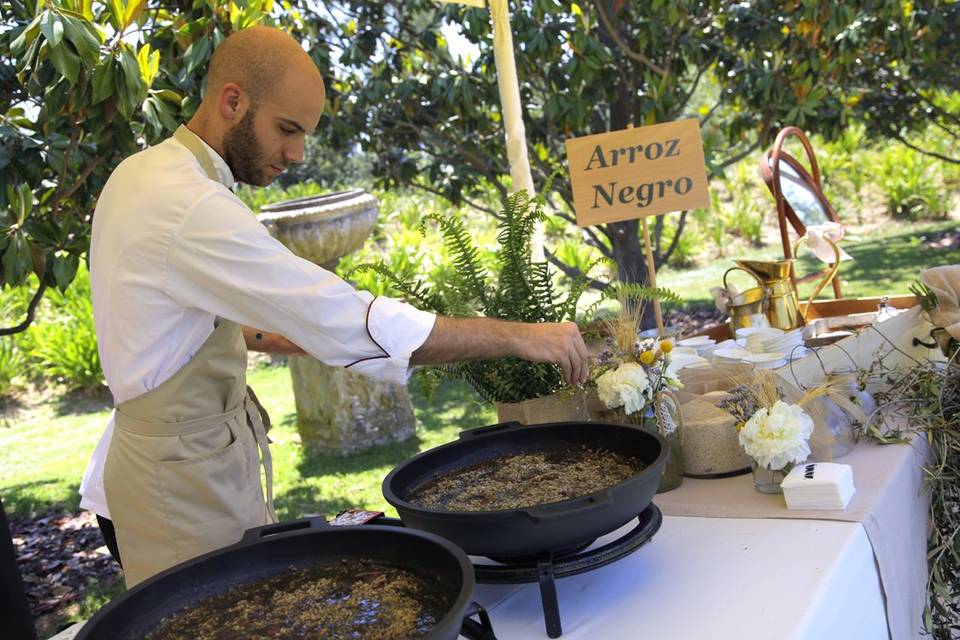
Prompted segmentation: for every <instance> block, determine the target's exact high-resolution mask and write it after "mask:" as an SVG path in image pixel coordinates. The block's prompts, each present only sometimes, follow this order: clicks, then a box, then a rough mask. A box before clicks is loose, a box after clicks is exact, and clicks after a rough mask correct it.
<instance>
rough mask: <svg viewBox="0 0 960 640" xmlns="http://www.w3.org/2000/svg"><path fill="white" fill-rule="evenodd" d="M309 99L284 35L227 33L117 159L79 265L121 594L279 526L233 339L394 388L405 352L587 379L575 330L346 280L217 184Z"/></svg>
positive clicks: (103, 485)
mask: <svg viewBox="0 0 960 640" xmlns="http://www.w3.org/2000/svg"><path fill="white" fill-rule="evenodd" d="M323 105H324V86H323V81H322V79H321V76H320V72H319V71H318V69H317V68H316V66H315V65H314V63H313V61H312V60H311V59H310V57H309V56H308V55H307V54H306V53H305V52H304V51H303V49H302V48H301V46H300V45H299V44H298V43H297V42H296V41H294V40H293V39H292V38H291V37H289V36H288V35H286V34H284V33H283V32H281V31H278V30H275V29H270V28H267V27H254V28H251V29H247V30H244V31H240V32H238V33H235V34H233V35H231V36H230V37H228V38H226V39H225V40H224V41H223V43H222V44H221V45H220V46H219V47H218V48H217V50H216V51H215V52H214V55H213V58H212V59H211V61H210V67H209V69H208V74H207V79H206V85H205V92H204V96H203V100H202V103H201V105H200V107H199V109H198V111H197V113H196V115H194V116H193V118H192V119H191V120H190V122H189V123H188V124H187V125H186V126H181V127H180V128H179V129H178V130H177V131H176V133H175V134H174V136H173V137H172V138H169V139H167V140H165V141H164V142H162V143H160V144H158V145H157V146H155V147H152V148H150V149H147V150H145V151H142V152H140V153H137V154H135V155H134V156H132V157H130V158H128V159H126V160H125V161H124V162H122V163H121V164H120V166H118V167H117V169H116V170H115V171H114V172H113V174H112V175H111V177H110V179H109V180H108V181H107V183H106V185H105V186H104V189H103V192H102V194H101V195H100V198H99V200H98V203H97V208H96V214H95V216H94V222H93V235H92V240H91V248H90V274H91V287H92V290H93V312H94V320H95V324H96V330H97V335H98V338H99V348H100V356H101V361H102V364H103V371H104V375H105V377H106V380H107V383H108V385H109V386H110V389H111V391H112V393H113V397H114V402H115V407H116V409H115V411H114V414H113V417H112V419H111V421H110V423H109V424H108V426H107V429H106V432H105V433H104V435H103V437H102V438H101V441H100V443H99V444H98V446H97V449H96V451H95V452H94V455H93V458H92V460H91V462H90V465H89V467H88V469H87V472H86V473H85V474H84V479H83V483H82V485H81V490H80V491H81V494H82V500H81V506H83V507H84V508H87V509H90V510H93V511H95V512H96V513H97V514H98V520H100V522H101V529H102V530H103V532H104V537H105V538H106V539H107V542H108V546H109V547H110V548H111V551H112V552H113V553H114V555H115V556H117V557H118V559H120V560H121V561H122V563H123V567H124V575H125V578H126V582H127V586H128V587H130V586H133V585H134V584H136V583H138V582H140V581H142V580H144V579H146V578H148V577H150V576H151V575H154V574H156V573H158V572H160V571H162V570H164V569H166V568H168V567H170V566H173V565H174V564H177V563H179V562H182V561H184V560H187V559H189V558H192V557H194V556H197V555H199V554H201V553H205V552H207V551H211V550H213V549H216V548H219V547H222V546H225V545H228V544H231V543H233V542H236V541H238V540H239V539H240V536H241V535H242V533H243V531H244V530H246V529H248V528H250V527H255V526H259V525H263V524H267V523H270V522H275V521H276V515H275V514H274V510H273V496H272V474H271V464H270V451H269V448H268V446H267V438H266V433H265V430H264V427H263V417H264V414H263V413H262V410H261V409H260V407H259V405H258V403H257V402H256V398H255V397H254V396H253V395H252V392H249V390H248V388H247V386H246V377H245V369H246V352H247V349H248V348H250V349H256V350H261V351H269V352H275V353H304V352H305V353H307V354H309V355H311V356H313V357H315V358H318V359H320V360H322V361H324V362H326V363H327V364H330V365H339V366H344V367H350V368H351V369H353V370H355V371H359V372H362V373H364V374H367V375H370V376H374V377H378V378H381V379H386V380H394V381H398V382H403V381H405V380H406V377H407V373H408V370H409V366H410V365H412V364H425V363H441V362H452V361H458V360H468V359H475V358H496V357H502V356H514V357H518V358H523V359H526V360H530V361H534V362H549V363H557V364H559V365H560V366H561V367H562V368H563V371H564V375H565V378H566V380H567V381H568V382H570V383H582V382H584V381H585V380H586V375H587V350H586V347H585V345H584V343H583V340H582V339H581V338H580V335H579V333H578V331H577V328H576V326H575V325H574V324H572V323H560V324H537V325H532V324H521V323H512V322H503V321H497V320H491V319H486V318H469V319H456V318H446V317H437V316H434V315H433V314H430V313H426V312H423V311H419V310H417V309H415V308H413V307H411V306H409V305H407V304H404V303H403V302H400V301H398V300H393V299H390V298H384V297H374V296H372V295H371V294H369V293H367V292H361V291H356V290H355V289H353V288H352V287H351V286H350V285H349V284H347V283H346V282H344V281H343V280H341V279H340V278H338V277H337V276H336V275H334V274H332V273H330V272H328V271H325V270H323V269H322V268H320V267H318V266H316V265H314V264H312V263H310V262H307V261H305V260H302V259H300V258H298V257H296V256H294V255H293V254H291V253H290V252H289V251H288V250H287V249H286V248H285V247H284V246H283V245H281V244H280V243H279V242H277V241H276V240H274V239H273V238H272V237H271V236H270V235H269V234H268V233H267V231H266V229H265V228H264V227H263V226H262V225H261V224H260V223H259V222H258V221H257V219H256V217H255V216H254V214H253V213H252V212H251V211H250V210H249V209H248V208H247V207H246V206H245V205H244V204H243V203H242V202H241V201H240V200H239V199H238V198H237V197H236V196H235V195H234V194H233V193H232V192H231V190H230V188H231V187H232V186H233V185H234V184H235V183H236V182H244V183H247V184H252V185H261V186H264V185H267V184H269V183H270V182H271V181H272V180H273V179H274V178H275V177H276V176H277V175H279V174H280V173H282V172H283V171H284V169H286V168H287V167H288V166H289V165H290V164H291V163H295V162H302V161H303V155H304V139H305V137H306V136H307V135H310V134H311V133H313V131H314V130H315V129H316V127H317V124H318V122H319V120H320V116H321V113H322V111H323ZM261 465H262V466H263V468H264V470H265V473H264V478H265V482H263V483H262V482H261V470H260V469H261ZM264 485H265V486H264Z"/></svg>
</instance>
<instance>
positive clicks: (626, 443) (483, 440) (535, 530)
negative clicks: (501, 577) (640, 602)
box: [383, 422, 669, 559]
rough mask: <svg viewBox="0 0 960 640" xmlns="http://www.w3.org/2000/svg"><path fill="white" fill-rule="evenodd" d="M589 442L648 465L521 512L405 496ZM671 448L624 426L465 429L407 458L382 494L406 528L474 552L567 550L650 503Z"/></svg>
mask: <svg viewBox="0 0 960 640" xmlns="http://www.w3.org/2000/svg"><path fill="white" fill-rule="evenodd" d="M584 447H588V448H591V449H602V450H606V451H611V452H614V453H618V454H621V455H625V456H632V457H635V458H638V459H639V460H640V461H641V462H643V463H644V464H645V465H646V468H644V469H643V470H642V471H640V472H638V473H637V474H635V475H633V476H632V477H629V478H627V479H626V480H624V481H623V482H620V483H618V484H615V485H613V486H610V487H607V488H606V489H603V490H600V491H596V492H593V493H590V494H588V495H584V496H580V497H577V498H575V499H571V500H564V501H562V502H554V503H551V504H542V505H537V506H533V507H526V508H522V509H511V510H498V511H473V512H457V511H446V510H440V509H428V508H423V507H421V506H418V505H415V504H412V503H411V502H410V501H408V500H407V498H408V496H410V495H411V493H413V492H414V491H415V490H416V489H418V488H419V487H422V486H423V485H424V484H425V483H428V482H430V481H432V480H433V479H435V478H437V477H438V476H441V475H445V474H449V473H452V472H454V471H457V470H460V469H463V468H465V467H469V466H473V465H478V464H481V463H483V462H486V461H489V460H491V459H493V458H497V457H500V456H504V455H510V454H515V453H528V452H563V451H565V450H575V449H578V448H584ZM668 447H669V445H668V443H667V442H666V440H665V439H664V438H663V437H661V436H660V435H658V434H656V433H651V432H649V431H644V430H641V429H639V428H637V427H632V426H627V425H622V424H612V423H603V422H556V423H551V424H541V425H529V426H527V425H521V424H519V423H516V422H509V423H503V424H498V425H493V426H490V427H481V428H479V429H473V430H471V431H465V432H463V433H461V434H460V439H459V440H457V441H455V442H452V443H450V444H445V445H442V446H439V447H436V448H434V449H430V450H429V451H426V452H424V453H421V454H420V455H418V456H415V457H413V458H411V459H409V460H407V461H406V462H404V463H402V464H401V465H400V466H398V467H396V468H395V469H394V470H393V471H391V472H390V474H389V475H388V476H387V477H386V478H385V479H384V481H383V495H384V497H385V498H386V499H387V501H388V502H389V503H390V504H392V505H393V506H394V507H395V508H396V509H397V512H398V513H399V515H400V518H401V519H402V520H403V524H404V525H406V526H407V527H412V528H415V529H420V530H423V531H429V532H432V533H435V534H437V535H439V536H442V537H444V538H446V539H448V540H450V541H452V542H454V543H456V544H457V545H458V546H459V547H461V548H462V549H464V550H465V551H466V552H467V553H469V554H474V555H482V556H489V557H494V558H504V559H509V558H516V557H520V556H528V555H534V554H539V553H542V552H545V551H552V552H562V551H565V550H568V549H571V548H574V547H576V546H578V545H581V544H583V543H586V542H589V541H590V540H593V539H594V538H597V537H599V536H601V535H603V534H605V533H609V532H610V531H613V530H614V529H616V528H618V527H620V526H621V525H623V524H625V523H627V522H629V521H630V520H631V519H633V518H634V517H636V516H637V514H639V513H640V512H642V511H643V510H644V509H645V508H646V507H647V506H649V505H650V502H651V501H652V499H653V496H654V494H655V493H656V491H657V485H658V484H659V481H660V475H661V473H662V472H663V467H664V465H665V464H666V462H667V455H668Z"/></svg>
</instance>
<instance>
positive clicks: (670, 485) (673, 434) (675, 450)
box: [616, 406, 683, 493]
mask: <svg viewBox="0 0 960 640" xmlns="http://www.w3.org/2000/svg"><path fill="white" fill-rule="evenodd" d="M616 421H617V422H619V423H621V424H629V425H631V426H634V427H638V428H640V429H643V430H645V431H649V432H650V433H657V434H660V435H661V436H663V438H664V439H665V440H666V441H667V446H668V447H669V451H668V452H667V464H666V465H665V466H664V467H663V472H662V473H661V475H660V484H659V485H658V486H657V493H663V492H665V491H670V490H672V489H676V488H677V487H679V486H680V483H681V482H683V456H682V454H681V451H680V429H679V428H676V427H675V426H674V427H673V428H672V429H670V428H665V425H661V424H660V421H659V420H658V418H657V416H656V415H655V414H654V412H653V409H652V408H651V407H649V406H648V407H647V409H646V410H645V411H638V412H636V413H632V414H630V415H627V414H626V412H624V411H623V409H618V410H617V412H616Z"/></svg>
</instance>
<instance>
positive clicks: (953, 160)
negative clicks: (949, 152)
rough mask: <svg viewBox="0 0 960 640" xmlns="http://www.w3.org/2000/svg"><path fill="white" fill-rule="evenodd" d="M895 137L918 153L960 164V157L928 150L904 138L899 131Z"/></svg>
mask: <svg viewBox="0 0 960 640" xmlns="http://www.w3.org/2000/svg"><path fill="white" fill-rule="evenodd" d="M893 137H894V138H895V139H897V140H899V141H900V143H901V144H903V145H904V146H906V147H908V148H910V149H913V150H914V151H916V152H917V153H922V154H923V155H925V156H930V157H931V158H937V159H939V160H943V161H944V162H950V163H953V164H960V158H951V157H950V156H945V155H943V154H942V153H937V152H936V151H927V150H926V149H921V148H920V147H918V146H917V145H915V144H913V143H912V142H910V141H909V140H907V139H906V138H904V137H903V136H902V135H901V134H899V133H896V134H894V135H893Z"/></svg>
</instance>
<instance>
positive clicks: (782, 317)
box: [723, 236, 840, 331]
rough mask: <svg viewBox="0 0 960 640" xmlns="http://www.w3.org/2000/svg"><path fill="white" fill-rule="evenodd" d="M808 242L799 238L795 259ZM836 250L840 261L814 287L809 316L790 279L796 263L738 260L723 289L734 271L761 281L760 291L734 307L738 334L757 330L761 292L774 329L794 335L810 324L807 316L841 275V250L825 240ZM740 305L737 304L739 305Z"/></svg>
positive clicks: (748, 294) (732, 320)
mask: <svg viewBox="0 0 960 640" xmlns="http://www.w3.org/2000/svg"><path fill="white" fill-rule="evenodd" d="M806 239H807V236H803V237H801V238H799V239H798V240H797V241H796V243H794V245H793V255H797V249H798V248H799V247H800V245H801V244H802V243H803V242H804V241H805V240H806ZM824 240H826V241H827V242H828V243H829V244H830V247H831V248H832V249H833V252H834V255H835V258H836V261H835V262H834V263H833V266H832V267H831V269H830V272H829V273H827V275H826V276H824V278H823V279H822V280H821V281H820V282H819V283H818V284H817V286H816V287H814V290H813V294H811V296H810V299H809V300H807V306H806V310H805V312H801V311H800V302H799V299H798V298H797V289H796V287H795V286H794V284H793V280H792V279H791V278H790V272H791V270H792V268H793V259H792V258H791V259H789V260H734V262H735V263H736V264H737V266H736V267H731V268H729V269H727V271H726V273H724V274H723V286H724V288H726V286H727V276H728V275H729V274H730V273H731V272H733V271H744V272H746V273H747V274H749V275H750V276H752V277H753V279H754V280H756V281H757V284H758V285H759V286H758V287H754V288H752V289H747V290H746V291H744V292H743V293H741V294H739V295H740V296H744V297H745V302H744V303H743V304H733V305H730V307H729V311H730V324H731V326H732V328H733V329H734V331H736V329H738V328H741V327H745V326H753V324H755V321H753V320H751V319H750V317H751V314H754V313H756V312H755V308H756V302H755V301H756V299H757V297H758V293H757V292H758V291H759V292H762V301H763V302H762V307H763V310H764V313H765V315H766V317H767V321H768V322H769V323H770V326H771V327H774V328H776V329H783V330H784V331H790V330H791V329H796V328H797V327H802V326H803V325H805V324H806V321H807V317H806V316H807V315H808V314H809V313H810V310H811V309H812V306H813V301H814V300H815V299H816V297H817V296H818V295H820V292H821V291H823V288H824V287H826V286H827V285H828V284H830V283H831V282H832V281H833V279H834V278H835V277H836V275H837V272H838V271H840V249H839V248H838V247H837V245H836V243H834V242H833V241H832V240H830V239H829V238H824ZM735 302H736V301H735Z"/></svg>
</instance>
